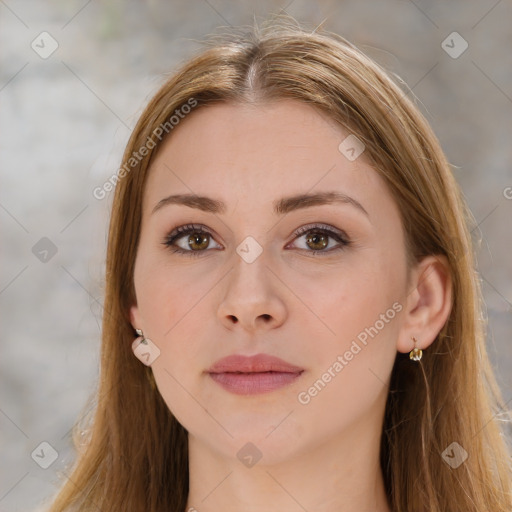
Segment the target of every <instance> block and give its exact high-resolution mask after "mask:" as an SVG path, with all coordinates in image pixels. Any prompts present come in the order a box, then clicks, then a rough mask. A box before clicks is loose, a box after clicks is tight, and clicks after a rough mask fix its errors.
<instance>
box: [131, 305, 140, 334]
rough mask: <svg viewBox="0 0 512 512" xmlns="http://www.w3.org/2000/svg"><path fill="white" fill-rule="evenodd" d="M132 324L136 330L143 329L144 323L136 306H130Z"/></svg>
mask: <svg viewBox="0 0 512 512" xmlns="http://www.w3.org/2000/svg"><path fill="white" fill-rule="evenodd" d="M130 323H131V324H132V327H133V328H134V329H141V328H142V323H141V321H140V315H139V308H138V306H137V305H136V304H134V305H133V306H130Z"/></svg>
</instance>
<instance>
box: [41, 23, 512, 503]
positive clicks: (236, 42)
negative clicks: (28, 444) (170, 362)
mask: <svg viewBox="0 0 512 512" xmlns="http://www.w3.org/2000/svg"><path fill="white" fill-rule="evenodd" d="M278 18H280V19H277V20H276V19H274V20H269V21H268V22H266V23H264V24H263V25H262V26H261V27H260V28H257V27H256V28H255V29H254V30H252V31H250V32H249V33H247V34H245V33H241V32H240V31H237V30H233V31H231V32H228V33H224V34H222V35H221V36H220V37H219V36H216V37H213V38H212V39H211V40H210V41H209V45H208V46H207V47H206V48H204V49H203V50H201V52H200V53H199V54H197V55H196V56H194V57H193V58H191V59H190V60H189V61H188V62H187V63H185V64H184V65H182V67H181V68H180V69H179V70H178V71H177V72H176V73H174V74H173V75H172V76H171V77H170V78H169V79H167V80H166V82H165V83H164V84H163V86H162V87H161V89H160V90H159V91H158V92H157V94H156V95H155V96H154V98H153V99H152V100H151V101H150V102H149V104H148V106H147V107H146V109H145V110H144V112H143V113H142V115H141V117H140V119H139V121H138V123H137V125H136V127H135V129H134V130H133V133H132V135H131V138H130V140H129V143H128V146H127V148H126V151H125V153H124V157H123V163H122V167H121V170H123V169H124V171H123V172H119V173H118V175H117V176H116V181H117V185H116V188H115V194H114V199H113V206H112V215H111V220H110V230H109V238H108V249H107V261H106V293H105V295H106V296H105V309H104V316H103V333H102V335H103V340H102V351H101V372H100V378H99V385H98V390H97V393H95V395H94V396H93V397H92V398H91V400H92V401H91V403H92V405H93V411H92V414H91V415H89V416H88V417H87V418H86V419H85V421H84V423H85V426H84V425H81V424H78V425H77V426H76V429H75V432H74V442H75V446H76V449H77V460H76V462H75V465H74V467H73V468H72V471H71V473H70V474H69V475H67V476H66V477H65V478H66V482H65V484H64V485H63V487H62V489H61V490H60V493H59V494H58V495H57V497H56V499H55V501H54V503H53V505H52V508H51V511H52V512H64V511H70V510H77V511H81V512H83V511H88V510H103V511H115V510H123V511H137V512H143V511H144V512H162V511H164V510H165V511H174V512H183V511H184V510H185V507H186V502H187V495H188V476H189V475H188V445H187V431H186V430H185V428H184V427H183V426H182V425H180V424H179V423H178V421H177V420H176V419H175V418H174V416H173V415H172V413H171V412H170V411H169V409H168V407H167V406H166V404H165V403H164V401H163V399H162V398H161V396H160V394H159V393H158V391H157V390H156V389H155V387H154V385H152V381H151V378H148V376H151V374H150V372H151V370H150V369H148V368H146V367H144V366H143V365H142V364H140V362H139V361H137V359H136V358H135V357H134V356H133V353H132V350H131V343H132V341H133V339H134V336H135V333H134V330H133V328H132V326H131V324H130V320H129V315H128V311H129V306H130V305H132V304H133V303H135V291H134V284H133V270H134V262H135V257H136V251H137V245H138V241H139V235H140V226H141V214H142V211H141V206H142V194H143V191H144V186H145V182H146V179H147V176H148V172H149V168H150V163H151V161H152V157H154V155H155V152H156V150H157V149H158V148H159V147H160V144H161V139H162V140H164V139H165V137H161V139H160V138H159V137H157V136H156V134H160V131H161V130H162V129H164V132H165V133H164V134H163V135H167V134H168V135H169V136H171V135H172V131H173V130H179V123H175V122H172V121H170V119H171V116H173V114H175V111H176V109H181V110H180V112H182V113H186V112H187V109H185V108H183V105H187V104H188V105H191V104H192V102H195V103H194V105H195V106H194V108H193V109H190V108H189V109H188V111H190V110H197V109H199V108H205V107H206V106H207V105H209V104H212V103H217V102H238V103H247V102H252V103H255V102H268V101H272V100H279V99H295V100H296V101H301V102H306V103H308V104H310V105H312V106H314V107H315V108H317V109H318V110H319V111H321V112H323V113H326V114H327V115H328V116H330V118H331V119H333V120H334V121H336V122H338V123H339V125H340V126H341V127H344V128H346V129H347V130H348V131H349V132H350V133H352V134H355V135H356V136H357V137H358V138H359V139H360V140H361V141H363V142H364V144H365V146H366V149H365V155H366V157H367V158H368V159H369V161H370V162H371V163H372V165H373V166H374V168H375V170H376V171H377V172H379V173H380V174H381V175H382V176H383V177H384V179H385V181H386V183H387V185H388V187H389V190H390V191H391V193H392V194H393V196H394V198H395V200H396V202H397V205H398V206H399V209H400V213H401V218H402V222H403V226H404V230H405V234H406V241H407V256H408V262H409V264H410V265H413V264H414V263H416V262H419V261H420V260H421V258H422V257H424V256H427V255H445V256H446V258H447V260H448V264H449V271H450V273H451V278H452V283H453V305H452V310H451V313H450V316H449V318H448V320H447V322H446V324H445V325H444V327H443V328H442V330H441V332H440V333H439V335H438V336H437V338H436V340H435V341H434V343H433V344H432V345H431V346H430V348H429V350H428V351H426V352H425V355H424V357H423V359H422V361H421V363H420V365H419V366H417V365H414V366H413V365H411V364H410V361H409V360H408V355H407V354H401V353H397V356H396V360H395V364H394V367H393V369H392V374H391V383H390V389H389V395H388V399H387V404H386V413H385V418H384V425H383V432H382V441H381V459H380V462H381V468H382V472H383V476H384V482H385V486H386V492H387V494H388V498H389V502H390V504H391V507H392V510H393V511H395V512H412V511H429V512H458V511H460V512H462V511H464V512H482V511H492V512H510V510H512V496H511V481H512V478H511V467H510V447H509V445H508V444H507V443H506V440H505V438H504V435H503V432H502V430H501V427H500V424H499V423H498V419H497V416H498V414H499V415H500V417H501V419H503V418H504V417H505V418H506V420H507V421H510V416H509V411H508V410H507V409H506V407H505V404H504V402H503V399H502V397H501V394H500V390H499V388H498V386H497V383H496V381H495V377H494V374H493V371H492V368H491V366H490V362H489V359H488V355H487V351H486V345H485V337H484V327H485V325H484V315H483V307H484V304H483V301H482V298H481V290H480V282H479V278H478V274H477V272H476V271H475V269H474V265H475V257H474V253H473V243H472V239H471V236H470V232H469V229H468V225H469V224H470V223H471V222H472V216H471V214H470V212H469V210H468V209H467V206H466V204H465V202H464V200H463V198H462V197H461V193H460V191H459V188H458V185H457V183H456V181H455V180H454V177H453V175H452V173H451V170H450V165H449V163H448V162H447V160H446V157H445V155H444V153H443V151H442V149H441V147H440V144H439V142H438V140H437V138H436V137H435V135H434V134H433V132H432V130H431V128H430V127H429V125H428V124H427V122H426V120H425V119H424V117H423V116H422V114H421V113H420V112H419V110H418V109H417V107H416V106H415V105H414V103H413V101H411V99H410V98H409V97H408V93H407V91H404V90H402V89H401V88H400V87H399V86H398V85H396V84H395V82H394V81H393V80H392V79H391V78H390V76H389V75H388V74H387V73H386V72H385V71H384V70H383V69H382V68H381V67H380V66H378V65H377V64H376V63H375V62H373V61H372V60H371V59H370V58H368V57H367V56H366V55H364V54H363V53H362V52H361V51H359V50H358V49H357V48H356V47H355V46H354V45H352V44H351V43H349V42H348V41H346V40H345V39H344V38H342V37H341V36H339V35H337V34H333V33H330V32H327V31H325V30H323V29H318V28H317V29H316V30H315V31H312V32H310V31H309V30H306V29H305V28H304V26H302V27H301V26H299V24H298V23H297V22H295V21H289V20H288V19H283V17H278ZM187 115H188V114H187ZM189 115H193V112H192V113H190V114H189ZM166 123H167V124H166ZM159 127H160V128H159ZM162 127H163V128H162ZM159 129H160V131H158V130H159ZM150 139H151V141H153V143H154V144H153V143H151V144H150V143H149V140H150ZM143 147H146V148H147V151H146V152H145V153H146V154H145V156H144V157H143V158H140V159H138V158H136V159H135V160H130V159H133V158H134V154H135V153H137V154H139V153H140V149H141V148H143ZM148 372H149V373H148ZM84 433H85V435H83V434H84ZM452 443H458V444H457V445H454V444H452ZM454 447H455V448H456V449H457V450H458V453H463V452H462V451H461V450H462V449H463V450H465V451H466V452H467V455H468V457H467V459H466V460H465V461H464V462H463V463H462V464H461V465H460V466H459V467H456V468H455V467H452V466H450V465H449V464H448V463H447V462H446V457H445V456H443V453H445V450H446V449H448V453H449V454H450V456H453V450H454V449H455V448H454ZM450 450H452V451H451V452H450Z"/></svg>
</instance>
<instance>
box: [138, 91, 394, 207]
mask: <svg viewBox="0 0 512 512" xmlns="http://www.w3.org/2000/svg"><path fill="white" fill-rule="evenodd" d="M349 135H351V134H350V133H349V132H348V131H347V130H346V129H345V128H343V127H341V126H340V125H339V124H337V123H335V122H334V121H333V120H332V119H330V118H329V117H328V116H326V115H325V114H322V113H320V112H319V111H318V110H316V109H315V108H313V107H312V106H310V105H307V104H306V103H301V102H298V101H295V100H280V101H277V102H272V103H268V104H260V105H258V106H255V105H246V104H234V103H222V104H216V105H212V106H208V107H202V108H200V109H198V110H196V111H194V112H193V113H191V114H190V115H189V116H187V117H185V118H184V119H183V120H181V121H180V124H179V125H177V126H175V128H174V129H173V131H172V132H171V134H170V136H169V137H168V138H167V139H166V141H165V142H164V143H163V145H162V147H161V148H160V150H159V152H158V154H157V156H156V158H155V160H154V161H153V163H152V166H151V170H150V176H149V178H148V181H147V185H146V191H145V201H144V202H145V211H147V210H149V209H150V208H152V207H153V206H154V204H155V203H156V202H158V200H160V199H161V198H162V196H163V195H165V194H166V193H168V194H170V193H192V194H198V195H215V196H216V197H219V198H222V199H223V200H225V202H228V203H231V204H234V203H236V202H242V201H245V202H249V203H255V204H256V203H257V202H262V201H263V198H265V199H264V202H265V203H266V202H267V200H268V199H276V198H278V197H281V196H283V195H291V194H298V193H305V192H311V191H313V192H314V191H317V190H322V191H323V190H340V191H343V192H344V193H350V194H351V195H353V196H357V197H356V199H358V200H359V201H360V202H367V203H375V202H376V201H377V203H378V202H382V201H385V200H386V199H387V200H388V202H389V201H391V196H390V194H389V192H388V191H387V190H386V185H385V183H384V181H383V179H382V178H381V177H380V176H379V175H378V173H377V172H376V171H375V170H374V169H373V168H372V167H371V165H369V163H368V162H367V160H366V158H365V157H364V152H363V153H362V155H361V156H360V157H359V158H356V159H355V160H349V159H348V158H347V156H345V154H344V153H343V152H342V151H340V149H339V146H340V144H341V143H343V141H344V140H345V139H346V138H347V137H348V136H349ZM352 136H353V135H352ZM349 140H350V139H349ZM388 206H389V205H388ZM369 207H371V206H370V205H369Z"/></svg>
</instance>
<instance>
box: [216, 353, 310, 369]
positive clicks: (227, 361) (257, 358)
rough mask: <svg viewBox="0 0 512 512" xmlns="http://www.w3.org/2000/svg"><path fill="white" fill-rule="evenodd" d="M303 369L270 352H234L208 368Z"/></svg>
mask: <svg viewBox="0 0 512 512" xmlns="http://www.w3.org/2000/svg"><path fill="white" fill-rule="evenodd" d="M303 371H304V369H303V368H300V367H298V366H295V365H292V364H290V363H287V362H286V361H283V360H282V359H280V358H278V357H275V356H270V355H268V354H256V355H254V356H243V355H239V354H234V355H231V356H228V357H224V358H223V359H219V360H218V361H217V362H216V363H215V364H214V365H213V366H212V367H211V368H209V369H208V370H207V372H208V373H262V372H278V373H301V372H303Z"/></svg>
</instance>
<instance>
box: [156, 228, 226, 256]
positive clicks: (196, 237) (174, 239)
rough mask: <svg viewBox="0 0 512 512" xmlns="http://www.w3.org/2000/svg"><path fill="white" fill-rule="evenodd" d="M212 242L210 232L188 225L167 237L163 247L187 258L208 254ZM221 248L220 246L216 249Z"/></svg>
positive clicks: (175, 230)
mask: <svg viewBox="0 0 512 512" xmlns="http://www.w3.org/2000/svg"><path fill="white" fill-rule="evenodd" d="M211 241H213V237H212V235H211V233H210V232H209V231H206V229H204V228H203V227H202V226H198V225H193V224H188V225H186V226H180V227H178V228H176V229H174V230H173V231H172V232H171V233H170V234H169V235H167V236H166V237H165V239H164V241H163V245H165V246H167V247H168V248H169V249H170V250H171V251H172V252H176V253H179V254H184V255H186V256H201V255H203V254H207V253H208V251H207V248H208V246H209V245H210V242H211ZM219 247H220V246H219V245H218V247H216V248H219Z"/></svg>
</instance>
